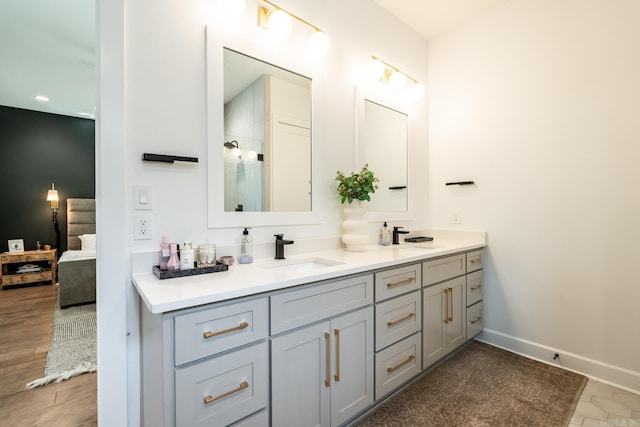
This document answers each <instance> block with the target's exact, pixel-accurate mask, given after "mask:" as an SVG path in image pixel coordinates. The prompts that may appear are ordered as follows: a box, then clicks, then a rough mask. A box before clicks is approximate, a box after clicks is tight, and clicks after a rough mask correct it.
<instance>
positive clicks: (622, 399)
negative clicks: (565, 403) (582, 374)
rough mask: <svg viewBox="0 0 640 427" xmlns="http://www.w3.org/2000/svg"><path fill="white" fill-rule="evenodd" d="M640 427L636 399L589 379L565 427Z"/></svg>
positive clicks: (626, 393)
mask: <svg viewBox="0 0 640 427" xmlns="http://www.w3.org/2000/svg"><path fill="white" fill-rule="evenodd" d="M575 426H583V427H640V395H638V394H634V393H631V392H628V391H625V390H621V389H619V388H616V387H612V386H610V385H607V384H604V383H601V382H598V381H595V380H592V379H590V380H589V382H587V385H586V387H585V388H584V391H583V392H582V395H581V396H580V401H579V402H578V405H577V406H576V410H575V412H574V413H573V418H572V419H571V424H569V427H575Z"/></svg>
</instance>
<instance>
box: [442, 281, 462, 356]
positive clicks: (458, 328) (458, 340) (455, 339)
mask: <svg viewBox="0 0 640 427" xmlns="http://www.w3.org/2000/svg"><path fill="white" fill-rule="evenodd" d="M465 282H466V280H465V278H464V277H458V278H457V279H453V280H449V281H447V282H444V283H443V286H444V288H445V289H447V293H448V295H447V298H448V300H447V299H445V304H448V305H449V307H448V308H447V307H445V312H447V313H448V317H447V323H446V324H445V330H446V338H445V340H446V351H447V353H449V352H451V351H453V350H454V349H456V348H458V347H460V346H461V345H462V344H464V343H465V341H466V340H467V328H466V326H467V325H466V322H467V321H466V316H467V310H466V304H465V295H466V289H465Z"/></svg>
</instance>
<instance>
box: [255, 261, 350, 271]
mask: <svg viewBox="0 0 640 427" xmlns="http://www.w3.org/2000/svg"><path fill="white" fill-rule="evenodd" d="M340 264H343V263H342V262H339V261H333V260H329V259H323V258H307V259H296V260H286V259H285V260H281V261H273V262H268V263H264V264H259V266H260V268H264V269H266V270H269V271H273V272H275V273H304V272H307V271H312V270H318V269H321V268H327V267H333V266H335V265H340Z"/></svg>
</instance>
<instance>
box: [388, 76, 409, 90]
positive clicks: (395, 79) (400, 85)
mask: <svg viewBox="0 0 640 427" xmlns="http://www.w3.org/2000/svg"><path fill="white" fill-rule="evenodd" d="M406 83H407V78H406V77H405V75H404V74H402V73H401V72H400V71H394V72H393V73H392V74H391V75H390V76H389V81H388V84H389V89H391V90H393V91H400V90H402V89H404V86H405V84H406Z"/></svg>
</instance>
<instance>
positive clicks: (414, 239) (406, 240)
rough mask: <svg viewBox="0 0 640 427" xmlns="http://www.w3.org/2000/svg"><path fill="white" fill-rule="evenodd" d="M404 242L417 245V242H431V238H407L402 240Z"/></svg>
mask: <svg viewBox="0 0 640 427" xmlns="http://www.w3.org/2000/svg"><path fill="white" fill-rule="evenodd" d="M404 241H405V242H411V243H418V242H432V241H433V237H425V236H417V237H407V238H406V239H404Z"/></svg>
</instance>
